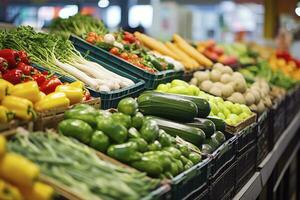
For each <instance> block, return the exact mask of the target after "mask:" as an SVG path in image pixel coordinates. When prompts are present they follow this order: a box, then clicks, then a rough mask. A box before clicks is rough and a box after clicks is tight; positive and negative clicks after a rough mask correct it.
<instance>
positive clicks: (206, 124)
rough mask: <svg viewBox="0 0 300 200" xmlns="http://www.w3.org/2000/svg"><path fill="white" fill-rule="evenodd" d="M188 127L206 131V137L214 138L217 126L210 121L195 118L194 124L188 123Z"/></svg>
mask: <svg viewBox="0 0 300 200" xmlns="http://www.w3.org/2000/svg"><path fill="white" fill-rule="evenodd" d="M187 125H189V126H193V127H196V128H200V129H201V130H202V131H204V133H205V135H206V137H210V136H212V135H213V134H214V132H215V131H216V126H215V124H214V123H213V122H212V121H211V120H209V119H202V118H195V121H194V122H192V123H188V124H187Z"/></svg>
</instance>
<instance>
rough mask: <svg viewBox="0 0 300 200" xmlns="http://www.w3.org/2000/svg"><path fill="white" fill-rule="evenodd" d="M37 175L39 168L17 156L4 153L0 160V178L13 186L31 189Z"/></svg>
mask: <svg viewBox="0 0 300 200" xmlns="http://www.w3.org/2000/svg"><path fill="white" fill-rule="evenodd" d="M39 175H40V169H39V167H38V166H37V165H36V164H34V163H33V162H31V161H30V160H28V159H26V158H24V157H22V156H20V155H18V154H15V153H6V154H5V156H4V157H3V158H2V159H1V160H0V177H2V178H4V179H5V180H7V181H9V182H11V183H13V184H14V185H17V186H20V187H32V186H33V183H34V182H35V181H36V180H37V178H38V176H39Z"/></svg>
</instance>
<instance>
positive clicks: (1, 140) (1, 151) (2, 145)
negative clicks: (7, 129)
mask: <svg viewBox="0 0 300 200" xmlns="http://www.w3.org/2000/svg"><path fill="white" fill-rule="evenodd" d="M5 153H6V139H5V137H4V136H2V135H0V159H1V158H2V157H3V156H4V155H5Z"/></svg>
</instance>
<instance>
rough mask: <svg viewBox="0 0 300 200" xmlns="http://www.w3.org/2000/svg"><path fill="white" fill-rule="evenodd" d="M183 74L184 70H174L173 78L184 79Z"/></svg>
mask: <svg viewBox="0 0 300 200" xmlns="http://www.w3.org/2000/svg"><path fill="white" fill-rule="evenodd" d="M183 74H184V71H177V72H174V74H173V78H172V80H174V79H183Z"/></svg>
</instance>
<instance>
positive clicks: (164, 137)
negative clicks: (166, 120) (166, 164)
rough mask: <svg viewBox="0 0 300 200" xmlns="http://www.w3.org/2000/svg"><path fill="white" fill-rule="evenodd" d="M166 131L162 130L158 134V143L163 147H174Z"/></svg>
mask: <svg viewBox="0 0 300 200" xmlns="http://www.w3.org/2000/svg"><path fill="white" fill-rule="evenodd" d="M170 137H172V136H170V135H168V134H167V133H166V132H165V131H164V130H162V129H160V130H159V132H158V141H159V143H160V144H161V146H162V147H169V146H171V145H172V142H171V138H170Z"/></svg>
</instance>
